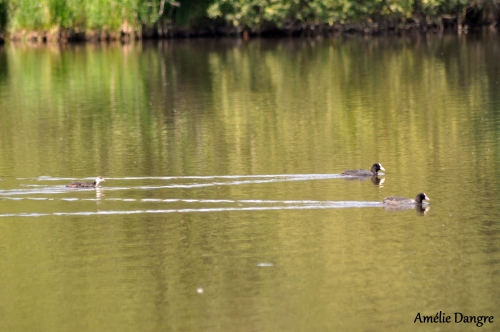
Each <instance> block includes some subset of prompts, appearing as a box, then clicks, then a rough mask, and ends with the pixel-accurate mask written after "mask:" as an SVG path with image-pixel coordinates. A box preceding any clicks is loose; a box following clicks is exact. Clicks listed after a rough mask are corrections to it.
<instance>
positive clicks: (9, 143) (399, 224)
mask: <svg viewBox="0 0 500 332" xmlns="http://www.w3.org/2000/svg"><path fill="white" fill-rule="evenodd" d="M499 59H500V38H499V36H498V35H496V34H494V33H492V32H488V33H483V34H479V35H461V36H455V35H451V36H446V35H445V36H427V37H422V36H420V37H402V38H390V37H384V38H368V39H363V38H345V39H342V38H339V39H331V40H329V39H326V40H298V39H297V40H292V39H284V40H251V41H249V42H247V43H244V42H242V41H237V40H188V41H183V40H175V41H169V42H163V43H144V44H132V45H120V44H103V45H92V44H87V45H74V46H64V47H62V48H61V47H59V46H56V45H52V46H36V47H34V46H28V45H7V46H3V47H2V48H0V100H1V103H0V330H1V331H98V330H100V331H411V330H415V331H423V330H431V329H432V330H437V331H470V330H477V329H478V327H476V326H475V324H464V323H454V316H453V314H454V313H455V312H461V313H463V314H465V315H475V316H478V315H488V316H494V317H495V318H494V323H491V324H490V323H487V324H486V325H484V326H483V327H481V328H480V330H481V331H498V330H500V223H499V222H500V204H499V199H500V176H499V173H500V61H499ZM374 162H381V163H382V165H383V166H384V167H385V169H386V171H385V174H383V175H381V176H380V179H382V181H380V182H378V181H371V179H366V180H364V181H361V180H360V179H356V178H344V177H342V176H341V175H340V174H341V173H342V171H343V170H345V169H353V168H365V169H368V168H370V166H371V165H372V164H373V163H374ZM97 175H102V176H103V177H104V178H105V179H106V180H107V182H105V183H103V185H102V188H100V189H98V190H95V189H90V190H75V189H68V188H66V187H65V185H66V184H67V183H69V182H71V181H74V180H81V179H87V180H88V181H91V180H92V179H93V178H95V177H96V176H97ZM419 192H425V193H426V194H427V195H428V196H429V197H430V198H431V202H430V204H429V206H428V207H427V209H426V210H425V211H422V210H419V209H415V208H410V209H407V210H398V211H392V210H388V209H384V207H383V206H382V205H381V204H380V201H381V200H382V199H383V198H384V197H387V196H391V195H402V196H406V197H411V198H413V197H415V195H416V194H417V193H419ZM439 311H442V312H445V313H446V315H451V316H452V323H450V324H431V323H426V324H420V323H414V320H415V317H416V316H417V314H418V313H421V315H435V314H436V313H437V312H439Z"/></svg>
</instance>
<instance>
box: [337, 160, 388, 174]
mask: <svg viewBox="0 0 500 332" xmlns="http://www.w3.org/2000/svg"><path fill="white" fill-rule="evenodd" d="M378 171H385V168H383V167H382V165H381V164H380V163H376V164H373V166H372V168H371V169H370V170H369V171H367V170H364V169H349V170H347V171H343V172H342V175H351V176H373V175H377V174H378Z"/></svg>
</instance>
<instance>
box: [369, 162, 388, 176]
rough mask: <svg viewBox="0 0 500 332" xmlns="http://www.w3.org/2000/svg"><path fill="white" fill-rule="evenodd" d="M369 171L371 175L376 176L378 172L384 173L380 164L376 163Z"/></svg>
mask: <svg viewBox="0 0 500 332" xmlns="http://www.w3.org/2000/svg"><path fill="white" fill-rule="evenodd" d="M371 171H372V173H373V174H377V172H378V171H385V168H384V167H382V164H380V163H376V164H373V166H372V168H371Z"/></svg>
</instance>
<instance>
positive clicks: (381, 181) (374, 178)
mask: <svg viewBox="0 0 500 332" xmlns="http://www.w3.org/2000/svg"><path fill="white" fill-rule="evenodd" d="M343 179H344V180H346V181H366V180H368V179H370V180H371V181H372V183H373V184H374V185H376V186H379V187H383V184H384V181H385V178H379V177H378V176H377V175H373V176H372V177H368V176H365V177H362V176H349V177H347V176H346V177H344V178H343Z"/></svg>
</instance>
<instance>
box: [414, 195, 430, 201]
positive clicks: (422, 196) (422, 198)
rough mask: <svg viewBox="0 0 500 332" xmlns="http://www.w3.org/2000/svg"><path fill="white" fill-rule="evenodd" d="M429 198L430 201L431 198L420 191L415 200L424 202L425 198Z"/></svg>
mask: <svg viewBox="0 0 500 332" xmlns="http://www.w3.org/2000/svg"><path fill="white" fill-rule="evenodd" d="M424 199H425V200H428V201H430V200H431V199H430V198H429V197H428V196H427V195H426V194H425V193H420V194H418V195H417V197H416V198H415V200H416V201H417V203H422V201H423V200H424Z"/></svg>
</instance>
